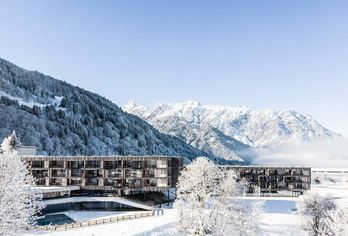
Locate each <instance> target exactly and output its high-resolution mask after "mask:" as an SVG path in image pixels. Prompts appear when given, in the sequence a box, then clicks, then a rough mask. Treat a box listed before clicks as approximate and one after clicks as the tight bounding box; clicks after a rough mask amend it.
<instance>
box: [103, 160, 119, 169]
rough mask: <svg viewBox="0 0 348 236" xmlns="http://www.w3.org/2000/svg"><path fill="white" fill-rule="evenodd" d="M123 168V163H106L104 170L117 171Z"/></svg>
mask: <svg viewBox="0 0 348 236" xmlns="http://www.w3.org/2000/svg"><path fill="white" fill-rule="evenodd" d="M117 168H122V161H104V169H106V170H110V169H117Z"/></svg>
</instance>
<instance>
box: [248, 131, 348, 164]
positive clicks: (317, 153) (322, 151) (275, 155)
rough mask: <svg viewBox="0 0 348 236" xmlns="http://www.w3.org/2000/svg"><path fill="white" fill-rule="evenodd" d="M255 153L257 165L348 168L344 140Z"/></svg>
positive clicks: (264, 149) (347, 152) (347, 155)
mask: <svg viewBox="0 0 348 236" xmlns="http://www.w3.org/2000/svg"><path fill="white" fill-rule="evenodd" d="M255 152H256V158H255V159H254V161H253V162H254V164H256V165H280V166H285V165H291V166H292V165H294V166H309V167H315V168H348V140H347V139H343V138H342V139H336V140H332V141H326V142H320V143H305V144H303V145H297V146H293V147H284V148H269V149H268V148H259V149H256V150H255Z"/></svg>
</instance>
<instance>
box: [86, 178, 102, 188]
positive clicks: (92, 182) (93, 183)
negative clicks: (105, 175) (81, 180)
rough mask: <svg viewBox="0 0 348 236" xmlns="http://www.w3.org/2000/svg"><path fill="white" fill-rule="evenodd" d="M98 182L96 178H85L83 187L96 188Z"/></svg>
mask: <svg viewBox="0 0 348 236" xmlns="http://www.w3.org/2000/svg"><path fill="white" fill-rule="evenodd" d="M98 183H99V180H98V178H86V181H85V185H86V186H98Z"/></svg>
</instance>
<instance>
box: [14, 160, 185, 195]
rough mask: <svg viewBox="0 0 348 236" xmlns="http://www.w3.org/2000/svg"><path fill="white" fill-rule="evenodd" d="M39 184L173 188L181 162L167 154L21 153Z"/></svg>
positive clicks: (113, 189) (120, 190) (111, 189)
mask: <svg viewBox="0 0 348 236" xmlns="http://www.w3.org/2000/svg"><path fill="white" fill-rule="evenodd" d="M21 158H22V160H24V161H26V162H28V164H29V169H30V171H31V173H32V174H33V176H34V177H35V178H36V179H37V184H38V185H39V186H63V187H64V186H79V187H80V189H81V190H87V191H98V192H108V193H115V194H128V193H130V192H131V191H165V190H168V189H169V188H173V187H175V185H176V182H177V180H178V175H179V170H180V167H181V165H182V161H181V158H180V157H167V156H22V157H21Z"/></svg>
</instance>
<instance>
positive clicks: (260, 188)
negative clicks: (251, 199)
mask: <svg viewBox="0 0 348 236" xmlns="http://www.w3.org/2000/svg"><path fill="white" fill-rule="evenodd" d="M223 168H227V169H230V170H234V171H235V172H236V173H237V174H238V175H239V178H240V180H242V181H245V182H246V183H247V189H246V191H245V192H246V193H249V194H255V193H256V194H259V195H261V196H262V195H263V196H266V195H270V194H278V195H289V196H297V195H301V194H303V193H304V192H305V191H307V190H309V189H310V186H311V168H308V167H294V166H285V167H284V166H224V167H223Z"/></svg>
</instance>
